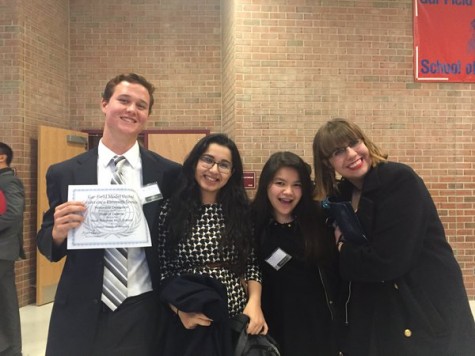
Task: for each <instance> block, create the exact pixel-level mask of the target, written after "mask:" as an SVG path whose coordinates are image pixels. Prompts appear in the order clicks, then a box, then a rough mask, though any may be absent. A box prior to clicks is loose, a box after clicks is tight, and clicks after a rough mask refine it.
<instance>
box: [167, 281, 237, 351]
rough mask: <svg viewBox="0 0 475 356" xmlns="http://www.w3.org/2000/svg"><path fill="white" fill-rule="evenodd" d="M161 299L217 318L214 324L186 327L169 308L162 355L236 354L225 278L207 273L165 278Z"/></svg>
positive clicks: (188, 311)
mask: <svg viewBox="0 0 475 356" xmlns="http://www.w3.org/2000/svg"><path fill="white" fill-rule="evenodd" d="M160 300H161V301H163V302H164V303H166V304H172V305H174V306H175V307H177V308H178V309H179V310H181V311H184V312H187V313H190V312H194V313H203V314H205V315H206V316H208V317H209V318H211V319H212V320H213V322H212V323H211V326H198V327H196V328H195V329H186V328H185V327H184V326H183V324H182V323H181V320H180V318H179V317H178V316H177V315H175V314H174V313H173V312H172V311H171V310H170V308H166V309H167V311H168V312H167V317H166V318H164V319H165V323H166V324H165V325H164V330H165V331H164V335H162V340H160V348H161V352H160V353H159V354H160V355H163V356H198V355H210V356H221V355H231V354H232V349H231V332H230V325H229V314H228V303H227V294H226V288H225V287H224V285H223V284H222V283H221V282H219V281H218V280H216V279H214V278H211V277H208V276H204V275H182V276H177V277H174V278H172V279H169V280H168V281H166V282H165V284H164V287H163V288H162V290H161V292H160Z"/></svg>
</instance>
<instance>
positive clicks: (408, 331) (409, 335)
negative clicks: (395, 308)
mask: <svg viewBox="0 0 475 356" xmlns="http://www.w3.org/2000/svg"><path fill="white" fill-rule="evenodd" d="M404 336H405V337H411V336H412V331H411V329H406V330H404Z"/></svg>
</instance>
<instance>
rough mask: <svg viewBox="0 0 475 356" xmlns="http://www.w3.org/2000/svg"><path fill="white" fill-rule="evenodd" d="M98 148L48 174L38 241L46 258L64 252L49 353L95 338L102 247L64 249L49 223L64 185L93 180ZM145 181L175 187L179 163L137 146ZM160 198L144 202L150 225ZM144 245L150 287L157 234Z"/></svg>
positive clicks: (155, 274) (81, 346)
mask: <svg viewBox="0 0 475 356" xmlns="http://www.w3.org/2000/svg"><path fill="white" fill-rule="evenodd" d="M97 152H98V151H97V148H96V149H93V150H91V151H89V152H86V153H83V154H81V155H79V156H76V157H74V158H72V159H69V160H67V161H64V162H61V163H58V164H55V165H52V166H51V167H49V169H48V172H47V174H46V181H47V194H48V199H49V205H50V208H49V210H48V211H47V212H46V213H45V215H44V216H43V223H42V225H41V229H40V231H39V232H38V236H37V240H38V241H37V243H38V248H39V250H40V252H41V253H42V254H43V255H44V256H46V257H47V258H48V259H49V260H50V261H59V260H60V259H62V258H63V257H64V256H66V255H67V259H66V263H65V266H64V269H63V272H62V274H61V278H60V281H59V284H58V289H57V291H56V296H55V301H54V306H53V311H52V315H51V321H50V329H49V334H48V344H47V350H46V354H47V355H55V356H56V355H70V356H71V355H81V356H84V355H88V354H89V353H90V348H91V346H92V343H93V341H94V335H95V332H96V323H97V319H98V315H99V312H100V310H101V306H102V305H101V292H102V278H103V268H104V263H103V260H104V258H103V257H104V249H91V250H67V248H66V241H65V242H64V243H63V244H62V245H61V246H56V245H55V244H54V243H53V238H52V229H53V225H54V210H55V208H56V207H57V206H58V205H60V204H62V203H64V202H66V201H67V200H68V185H77V184H97V158H98V153H97ZM140 155H141V159H142V175H143V184H144V185H146V184H148V183H152V182H158V185H159V187H160V190H161V192H162V194H163V195H164V198H167V197H168V196H169V195H170V194H171V192H172V190H173V187H174V181H175V180H176V177H177V175H178V173H179V171H180V165H179V164H177V163H175V162H172V161H169V160H167V159H165V158H163V157H161V156H159V155H158V154H156V153H153V152H151V151H148V150H146V149H144V148H142V147H141V148H140ZM158 204H159V203H158V202H157V201H155V202H152V203H148V204H145V205H144V207H143V210H144V214H145V217H146V219H147V222H148V226H149V227H150V228H152V227H153V226H154V225H155V223H154V220H155V217H156V211H157V208H158ZM152 244H153V246H152V247H149V248H145V253H146V257H147V262H148V265H149V269H150V274H151V278H152V284H153V287H154V290H156V288H157V287H158V286H159V281H160V273H159V265H158V253H157V251H156V249H157V247H156V239H155V236H154V234H153V232H152Z"/></svg>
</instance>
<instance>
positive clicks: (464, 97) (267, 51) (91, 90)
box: [0, 0, 475, 304]
mask: <svg viewBox="0 0 475 356" xmlns="http://www.w3.org/2000/svg"><path fill="white" fill-rule="evenodd" d="M4 3H5V6H4V7H2V11H1V12H0V46H1V47H2V50H1V51H0V61H1V64H2V66H0V79H2V80H0V103H1V105H0V130H1V132H0V140H4V141H7V142H9V140H11V141H10V142H13V148H14V149H15V151H16V152H17V160H16V162H15V164H16V165H17V167H19V168H20V169H19V173H20V176H21V177H22V178H23V179H24V180H25V181H26V185H27V187H28V188H27V190H28V194H30V195H31V197H32V199H31V201H29V203H28V204H29V208H28V212H27V217H26V221H27V222H28V223H27V225H28V226H29V227H28V228H27V229H25V240H26V241H27V244H28V246H29V247H28V249H29V260H27V261H24V262H20V263H18V266H19V268H18V269H19V271H20V273H19V276H18V280H19V288H20V290H21V293H20V294H21V295H22V296H23V297H22V304H26V303H28V302H31V301H32V300H33V298H34V296H33V294H32V293H31V290H32V288H31V287H30V286H31V285H32V284H33V283H34V263H33V262H34V253H33V252H34V240H33V236H34V230H35V226H34V223H33V221H34V220H35V218H36V210H35V209H34V205H35V198H34V197H36V167H35V164H36V153H35V152H36V151H35V145H36V137H37V125H39V124H48V125H52V126H61V127H68V128H73V129H79V130H82V129H100V128H101V127H102V121H103V118H102V114H101V112H100V110H99V102H100V93H101V91H102V90H103V87H104V85H105V82H106V81H107V80H108V79H109V78H110V77H112V76H114V75H115V74H117V73H118V72H125V71H136V72H139V73H141V74H143V75H145V76H146V77H147V78H148V79H150V80H151V81H152V82H153V83H154V84H155V85H156V87H157V90H156V106H155V107H154V112H153V114H152V116H151V118H150V122H149V128H161V129H165V128H169V129H203V128H206V129H210V130H211V131H213V132H215V131H223V132H227V133H229V134H230V135H231V136H232V137H233V138H234V139H235V140H236V142H237V144H238V146H239V147H240V148H241V151H242V154H243V157H244V163H245V169H246V170H250V171H255V172H256V173H257V174H258V173H259V171H260V169H261V167H262V165H263V163H264V162H265V160H266V159H267V158H268V156H269V155H270V154H271V153H272V152H274V151H277V150H292V151H294V152H296V153H298V154H300V155H302V156H303V157H304V158H305V159H306V160H307V161H308V162H309V163H311V161H312V153H311V142H312V140H313V136H314V134H315V132H316V130H317V129H318V127H319V126H320V125H321V124H322V123H323V122H325V121H327V120H328V119H329V118H331V117H335V116H340V117H347V118H350V119H353V120H355V121H356V122H358V123H359V124H360V125H361V126H362V127H363V128H364V129H365V130H366V131H367V133H368V134H369V135H370V136H371V137H372V138H373V139H374V140H375V141H376V142H377V143H379V144H380V145H381V146H382V147H383V148H384V149H385V150H386V151H387V152H388V153H389V155H390V158H391V159H393V160H396V161H401V162H405V163H409V164H410V165H412V166H413V167H414V168H415V169H416V171H417V172H418V173H419V174H420V175H421V176H422V177H423V178H424V179H425V181H426V183H427V185H428V187H429V189H430V191H431V193H432V195H433V197H434V200H435V201H436V204H437V207H438V208H439V212H440V215H441V217H442V220H443V223H444V225H445V227H446V229H447V234H448V238H449V241H450V243H451V245H452V246H453V247H454V250H455V253H456V256H457V259H458V261H459V263H460V264H461V267H462V269H463V273H464V278H465V283H466V287H467V290H468V293H469V295H470V297H471V298H472V299H473V298H475V221H474V220H475V208H474V201H475V198H473V196H474V189H475V178H474V177H475V174H474V173H475V170H474V161H475V158H473V156H474V155H473V148H472V147H473V144H474V142H473V141H474V138H473V137H474V135H473V129H474V127H473V114H474V109H475V102H474V99H473V98H472V97H473V94H472V92H473V89H474V88H475V86H474V84H449V83H444V84H440V83H414V79H413V72H412V61H413V57H412V55H413V52H412V1H411V0H401V1H394V0H379V1H375V2H368V1H358V0H346V1H344V0H321V1H308V0H279V1H275V0H260V1H255V0H194V1H190V0H173V1H162V2H157V1H154V0H139V1H137V0H102V1H94V0H70V1H69V5H67V2H64V1H60V0H56V1H55V0H46V1H39V0H32V1H13V0H5V1H4ZM12 19H13V20H12ZM30 160H31V162H32V163H31V164H30ZM250 194H251V195H252V194H253V192H252V191H250ZM408 203H409V202H408Z"/></svg>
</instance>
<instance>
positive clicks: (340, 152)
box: [330, 138, 363, 158]
mask: <svg viewBox="0 0 475 356" xmlns="http://www.w3.org/2000/svg"><path fill="white" fill-rule="evenodd" d="M362 143H363V140H362V139H360V138H359V139H357V140H354V141H351V142H350V143H349V144H348V146H345V147H337V148H335V149H334V150H333V152H332V153H331V154H330V157H331V158H336V157H342V156H343V155H344V154H346V150H347V149H348V148H351V149H356V148H358V146H359V145H361V144H362Z"/></svg>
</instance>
